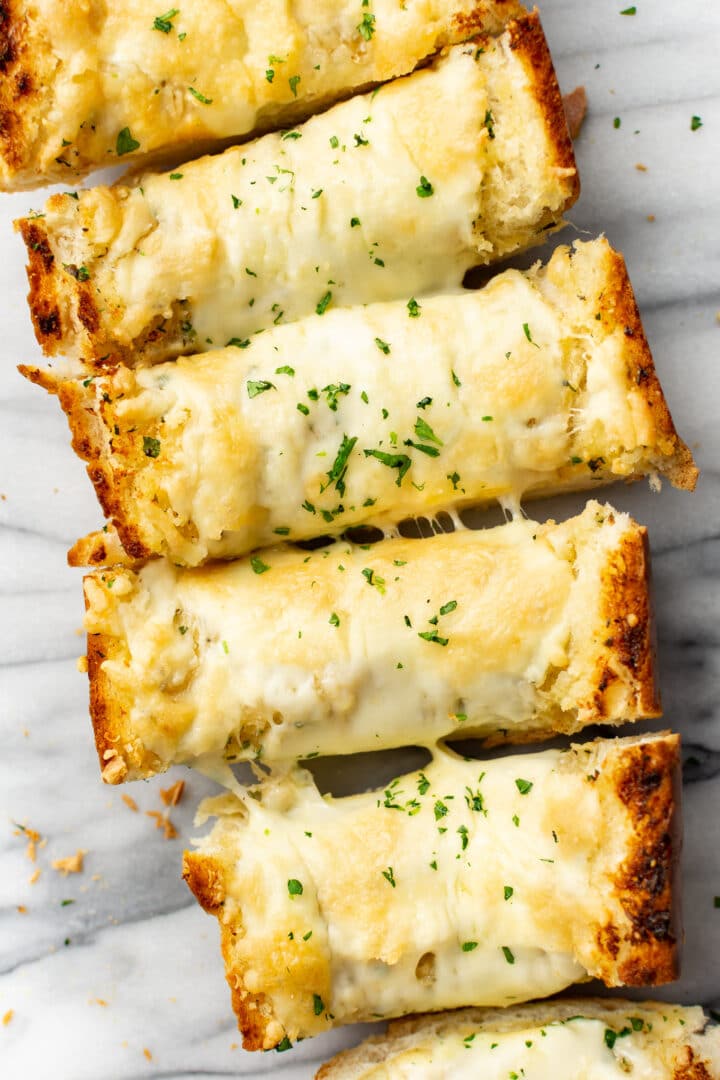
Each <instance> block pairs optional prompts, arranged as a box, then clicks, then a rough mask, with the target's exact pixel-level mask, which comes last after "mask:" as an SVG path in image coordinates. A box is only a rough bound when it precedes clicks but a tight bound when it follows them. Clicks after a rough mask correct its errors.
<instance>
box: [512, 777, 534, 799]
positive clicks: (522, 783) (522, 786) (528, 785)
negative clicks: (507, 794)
mask: <svg viewBox="0 0 720 1080" xmlns="http://www.w3.org/2000/svg"><path fill="white" fill-rule="evenodd" d="M532 786H533V782H532V780H521V779H518V780H516V781H515V787H516V788H517V789H518V791H519V792H520V794H521V795H527V793H528V792H529V791H532Z"/></svg>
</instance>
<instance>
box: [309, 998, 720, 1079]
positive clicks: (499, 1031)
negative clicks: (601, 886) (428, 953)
mask: <svg viewBox="0 0 720 1080" xmlns="http://www.w3.org/2000/svg"><path fill="white" fill-rule="evenodd" d="M628 1074H629V1075H631V1076H632V1077H633V1080H718V1077H720V1027H719V1026H718V1025H717V1024H712V1023H711V1022H710V1021H709V1020H708V1018H707V1017H706V1016H705V1013H704V1012H703V1010H702V1009H701V1008H700V1007H699V1006H697V1005H695V1006H691V1007H689V1008H688V1007H687V1006H682V1005H669V1004H667V1002H664V1001H642V1002H639V1001H625V1000H623V999H621V998H607V999H602V998H574V999H573V998H563V999H562V1000H558V1001H550V1002H541V1003H538V1004H532V1005H519V1006H518V1007H517V1008H511V1009H458V1010H457V1011H456V1012H448V1013H439V1014H437V1015H435V1016H420V1017H411V1018H410V1019H407V1020H396V1021H393V1022H392V1023H391V1024H390V1025H389V1029H388V1033H387V1035H379V1036H375V1037H373V1038H370V1039H366V1040H365V1041H364V1042H362V1043H360V1045H359V1046H356V1047H355V1048H354V1049H352V1050H345V1051H344V1052H342V1053H340V1054H338V1055H337V1056H336V1057H334V1058H333V1059H332V1061H328V1062H327V1064H326V1065H323V1066H322V1068H321V1069H320V1070H319V1072H318V1073H317V1075H316V1078H315V1080H416V1078H417V1077H420V1076H421V1077H422V1078H423V1080H444V1078H446V1077H449V1076H452V1077H454V1078H455V1080H476V1078H477V1077H478V1076H482V1078H483V1080H508V1077H512V1076H515V1077H518V1078H520V1077H528V1078H532V1080H578V1077H580V1076H582V1077H584V1078H588V1080H626V1078H627V1076H628Z"/></svg>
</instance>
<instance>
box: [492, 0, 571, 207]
mask: <svg viewBox="0 0 720 1080" xmlns="http://www.w3.org/2000/svg"><path fill="white" fill-rule="evenodd" d="M508 35H509V37H510V48H511V49H512V50H513V52H515V53H516V54H517V56H518V57H520V59H521V60H522V61H523V65H524V67H525V70H526V72H527V76H528V80H529V82H530V84H531V86H532V87H533V89H534V96H535V100H536V101H537V103H538V105H539V106H540V109H541V110H542V114H543V116H544V117H545V122H546V125H547V133H548V142H549V143H550V144H551V145H552V147H553V149H554V161H553V165H554V167H555V168H556V169H557V170H559V171H560V172H561V173H562V174H564V175H565V176H566V177H567V179H568V183H569V187H570V190H569V193H568V196H567V200H566V203H565V209H566V210H567V209H568V208H569V207H571V206H572V205H573V203H575V202H577V199H578V197H579V195H580V174H579V172H578V170H577V167H576V164H575V151H574V150H573V144H572V139H571V137H570V132H569V130H568V125H567V118H566V116H565V109H564V107H563V101H562V95H561V93H560V87H559V85H558V80H557V75H556V74H555V67H554V66H553V61H552V56H551V54H550V47H549V45H548V42H547V38H546V37H545V34H544V32H543V28H542V25H541V22H540V17H539V15H538V13H537V10H535V11H533V12H531V13H530V14H528V15H527V16H526V17H525V18H521V19H515V20H513V21H512V22H511V23H509V24H508Z"/></svg>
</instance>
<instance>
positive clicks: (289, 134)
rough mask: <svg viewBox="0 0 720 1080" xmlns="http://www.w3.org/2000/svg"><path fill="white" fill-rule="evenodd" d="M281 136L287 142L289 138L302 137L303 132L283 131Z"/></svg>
mask: <svg viewBox="0 0 720 1080" xmlns="http://www.w3.org/2000/svg"><path fill="white" fill-rule="evenodd" d="M280 138H281V139H282V140H283V141H284V142H286V141H287V140H288V139H293V140H294V139H302V132H301V131H283V133H282V135H281V136H280Z"/></svg>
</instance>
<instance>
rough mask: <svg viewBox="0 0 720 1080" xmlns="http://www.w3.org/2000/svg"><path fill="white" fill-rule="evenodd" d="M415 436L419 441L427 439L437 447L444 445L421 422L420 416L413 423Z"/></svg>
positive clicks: (429, 428)
mask: <svg viewBox="0 0 720 1080" xmlns="http://www.w3.org/2000/svg"><path fill="white" fill-rule="evenodd" d="M425 400H430V401H431V400H432V399H431V398H430V399H425ZM418 404H420V402H418ZM415 434H416V435H417V437H418V438H419V439H428V440H429V441H430V442H434V443H436V444H437V445H438V446H443V445H444V443H443V441H442V439H439V438H438V437H437V435H436V434H435V432H434V431H433V429H432V428H431V427H430V425H429V424H428V423H427V422H426V421H425V420H423V418H422V417H421V416H418V418H417V420H416V421H415Z"/></svg>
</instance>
